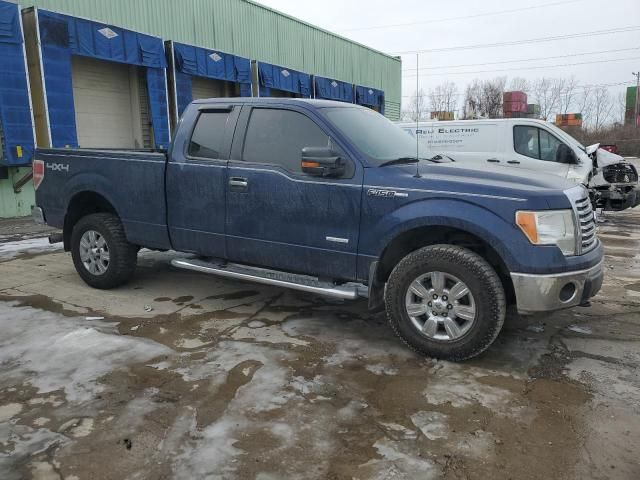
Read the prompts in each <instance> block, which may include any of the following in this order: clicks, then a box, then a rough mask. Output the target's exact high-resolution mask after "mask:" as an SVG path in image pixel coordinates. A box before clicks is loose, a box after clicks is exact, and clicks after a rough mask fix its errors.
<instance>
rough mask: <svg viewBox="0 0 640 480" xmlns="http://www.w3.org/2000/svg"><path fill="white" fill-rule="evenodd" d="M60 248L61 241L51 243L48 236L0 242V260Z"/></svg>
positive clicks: (53, 250)
mask: <svg viewBox="0 0 640 480" xmlns="http://www.w3.org/2000/svg"><path fill="white" fill-rule="evenodd" d="M58 250H62V244H61V243H55V244H53V245H51V244H50V243H49V239H48V238H31V239H29V240H18V241H16V242H6V243H0V260H9V259H12V258H15V257H17V256H18V255H22V254H25V253H30V254H34V253H44V252H55V251H58Z"/></svg>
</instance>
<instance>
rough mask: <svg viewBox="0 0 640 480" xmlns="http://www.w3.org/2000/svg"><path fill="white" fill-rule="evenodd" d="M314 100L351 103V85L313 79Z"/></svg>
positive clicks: (330, 79)
mask: <svg viewBox="0 0 640 480" xmlns="http://www.w3.org/2000/svg"><path fill="white" fill-rule="evenodd" d="M313 84H314V87H315V98H321V99H324V100H336V101H338V102H346V103H353V101H354V94H353V84H352V83H347V82H342V81H340V80H335V79H333V78H326V77H317V76H314V77H313Z"/></svg>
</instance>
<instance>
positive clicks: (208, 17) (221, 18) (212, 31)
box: [20, 0, 401, 117]
mask: <svg viewBox="0 0 640 480" xmlns="http://www.w3.org/2000/svg"><path fill="white" fill-rule="evenodd" d="M20 4H21V6H22V7H29V6H35V7H40V8H44V9H47V10H53V11H56V12H60V13H67V14H70V15H75V16H80V17H85V18H90V19H94V20H98V21H101V22H105V23H109V24H112V25H117V26H121V27H123V28H128V29H131V30H136V31H139V32H143V33H148V34H152V35H156V36H159V37H162V38H163V39H165V40H175V41H178V42H182V43H187V44H192V45H198V46H202V47H206V48H212V49H218V50H222V51H225V52H229V53H233V54H236V55H241V56H244V57H248V58H251V59H253V60H258V61H264V62H268V63H273V64H276V65H282V66H286V67H289V68H293V69H297V70H301V71H304V72H307V73H312V74H317V75H321V76H325V77H331V78H335V79H338V80H343V81H346V82H349V83H355V84H358V85H364V86H368V87H374V88H379V89H381V90H384V92H385V97H386V101H387V104H388V106H390V107H391V109H389V108H388V110H389V112H388V115H389V116H391V117H395V115H394V114H391V115H390V113H391V112H394V113H395V112H396V111H397V109H396V108H395V106H396V105H397V107H398V108H399V105H400V100H401V91H400V89H401V61H400V59H399V58H397V57H392V56H389V55H386V54H384V53H382V52H379V51H376V50H374V49H372V48H369V47H366V46H364V45H362V44H359V43H356V42H353V41H350V40H348V39H346V38H344V37H341V36H339V35H337V34H334V33H331V32H328V31H326V30H323V29H321V28H318V27H314V26H312V25H310V24H308V23H306V22H303V21H302V20H298V19H296V18H293V17H291V16H289V15H285V14H283V13H281V12H278V11H275V10H273V9H271V8H268V7H266V6H264V5H260V4H258V3H255V2H253V1H250V0H179V1H178V0H108V1H106V0H21V1H20Z"/></svg>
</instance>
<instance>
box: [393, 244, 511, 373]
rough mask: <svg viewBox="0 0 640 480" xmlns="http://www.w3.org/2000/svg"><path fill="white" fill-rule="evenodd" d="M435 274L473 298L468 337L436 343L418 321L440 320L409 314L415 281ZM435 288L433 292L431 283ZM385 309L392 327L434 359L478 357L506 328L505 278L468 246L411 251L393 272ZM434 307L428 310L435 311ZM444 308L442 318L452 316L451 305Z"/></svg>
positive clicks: (429, 314)
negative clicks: (457, 284) (457, 283)
mask: <svg viewBox="0 0 640 480" xmlns="http://www.w3.org/2000/svg"><path fill="white" fill-rule="evenodd" d="M430 272H442V273H444V274H445V276H446V278H448V279H450V278H453V277H455V278H457V279H459V280H460V281H461V282H463V283H464V285H465V286H467V287H468V291H469V292H470V295H472V297H471V299H472V300H471V301H472V302H473V305H474V308H475V313H474V317H473V320H472V321H471V322H470V326H469V327H467V328H468V330H466V333H464V334H462V335H461V336H460V337H459V338H454V339H446V340H442V339H436V338H431V337H430V336H428V335H427V334H425V333H423V332H422V331H420V330H419V328H418V326H416V323H415V322H419V321H420V320H421V319H425V324H426V319H428V318H436V319H437V318H439V317H437V316H436V317H431V315H432V314H433V313H426V314H424V315H421V316H417V317H414V319H416V320H412V317H410V316H409V313H408V308H409V306H408V304H407V302H408V300H407V299H408V298H410V297H409V295H411V294H410V293H409V287H410V286H411V285H412V284H413V282H414V281H416V279H419V278H427V279H429V278H431V277H429V273H430ZM425 276H426V277H425ZM426 281H427V282H429V280H426ZM447 281H448V282H451V280H447ZM448 285H452V283H448ZM430 288H433V287H432V285H431V287H430ZM450 288H451V287H450ZM411 298H415V299H416V300H411V301H412V302H413V301H418V302H419V301H421V298H420V297H411ZM442 298H445V297H444V296H442ZM461 301H465V300H461ZM425 302H426V301H425ZM430 302H431V303H430V304H433V305H434V306H435V303H434V302H435V301H433V300H431V299H430ZM445 303H447V302H445ZM439 307H440V305H439ZM463 307H464V305H463ZM385 308H386V312H387V319H388V321H389V324H390V325H391V328H392V329H393V330H394V331H395V333H396V334H397V335H398V336H399V337H400V338H401V339H402V340H403V341H404V342H405V343H406V344H407V345H408V346H409V347H410V348H412V349H413V350H415V351H416V352H418V353H420V354H422V355H426V356H429V357H433V358H438V359H443V360H452V361H461V360H466V359H469V358H472V357H475V356H477V355H479V354H480V353H482V352H483V351H485V350H486V349H487V348H489V346H490V345H491V344H492V343H493V341H494V340H495V339H496V337H497V336H498V334H499V333H500V330H501V329H502V325H503V324H504V319H505V315H506V298H505V293H504V288H503V286H502V283H501V281H500V278H499V277H498V275H497V274H496V272H495V270H494V269H493V268H492V267H491V265H489V263H487V261H486V260H485V259H484V258H482V257H481V256H480V255H478V254H476V253H474V252H472V251H471V250H468V249H466V248H463V247H458V246H453V245H432V246H428V247H424V248H421V249H419V250H416V251H414V252H412V253H410V254H409V255H407V256H406V257H404V258H403V259H402V260H401V261H400V262H399V263H398V265H396V267H395V268H394V269H393V271H392V272H391V275H390V277H389V280H388V282H387V286H386V290H385ZM432 308H433V307H430V310H429V312H433V310H432ZM442 308H443V310H442V312H443V313H442V315H443V316H444V315H451V314H449V313H445V312H447V310H444V308H452V306H450V305H449V306H446V307H442ZM454 311H455V310H454ZM438 315H439V314H438ZM453 316H455V315H453ZM423 325H424V324H423ZM437 331H438V334H437V336H440V337H442V336H443V335H444V336H446V335H447V333H448V332H445V331H444V326H440V325H439V326H438V330H437ZM433 336H436V335H433Z"/></svg>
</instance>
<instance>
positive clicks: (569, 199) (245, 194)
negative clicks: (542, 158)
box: [33, 98, 603, 360]
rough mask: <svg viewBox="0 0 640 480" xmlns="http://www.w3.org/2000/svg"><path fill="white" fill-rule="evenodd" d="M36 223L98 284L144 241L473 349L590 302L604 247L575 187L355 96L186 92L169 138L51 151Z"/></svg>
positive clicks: (446, 351) (127, 272)
mask: <svg viewBox="0 0 640 480" xmlns="http://www.w3.org/2000/svg"><path fill="white" fill-rule="evenodd" d="M35 158H36V159H35V161H34V163H33V170H34V184H35V187H36V206H35V207H34V210H33V214H34V217H35V218H36V220H37V221H39V222H46V223H47V224H48V225H51V226H54V227H57V228H59V229H62V235H58V240H61V241H64V247H65V249H66V250H67V251H69V250H70V251H71V253H72V258H73V262H74V264H75V268H76V270H77V272H78V274H79V275H80V276H81V277H82V279H83V280H84V281H85V282H86V283H87V284H89V285H90V286H92V287H95V288H102V289H108V288H113V287H117V286H120V285H123V284H125V283H126V282H127V281H128V280H129V279H130V278H131V276H132V275H133V274H134V270H135V266H136V256H137V254H138V250H139V249H140V248H142V247H145V248H149V249H158V250H169V249H172V250H176V251H179V252H185V255H183V258H176V259H174V260H173V262H172V263H173V265H174V266H175V267H177V268H184V269H190V270H195V271H198V272H203V273H209V274H214V275H221V276H225V277H231V278H236V279H242V280H247V281H254V282H260V283H266V284H271V285H278V286H282V287H287V288H293V289H298V290H302V291H307V292H314V293H317V294H322V295H328V296H332V297H338V298H343V299H356V298H358V297H368V302H369V307H370V308H371V309H372V310H378V311H381V310H383V309H386V313H387V317H388V320H389V323H390V325H391V327H392V328H393V330H394V331H395V332H396V333H397V334H398V336H399V337H400V338H401V339H402V340H404V342H405V343H407V345H409V346H410V347H411V348H413V349H415V350H417V351H419V352H421V353H423V354H425V355H428V356H432V357H437V358H444V359H451V360H463V359H466V358H470V357H473V356H475V355H478V354H479V353H481V352H482V351H484V350H485V349H486V348H487V347H489V345H491V343H492V342H493V341H494V340H495V338H496V336H497V335H498V333H499V332H500V329H501V328H502V325H503V323H504V319H505V314H506V311H507V308H508V307H509V306H511V305H514V306H516V307H517V310H518V311H519V312H520V313H522V314H530V313H534V312H544V311H552V310H558V309H562V308H567V307H572V306H576V305H580V304H585V303H587V302H588V300H589V298H590V297H592V296H593V295H595V294H596V293H597V292H598V290H599V289H600V287H601V285H602V277H603V273H602V257H603V249H602V246H601V244H600V241H599V240H598V238H597V236H596V226H595V221H594V214H593V212H592V209H591V204H590V201H589V196H588V193H587V191H586V190H585V188H584V187H582V186H576V185H575V184H574V183H568V182H567V181H565V180H563V179H561V178H558V177H555V176H541V175H536V174H533V173H531V172H529V173H527V174H526V175H519V174H517V173H516V172H514V171H513V170H512V169H501V168H500V167H494V168H489V167H487V168H486V169H485V170H484V171H483V172H481V173H479V172H478V171H477V170H469V169H467V168H464V167H463V166H461V165H459V164H456V163H455V162H452V161H450V160H449V159H447V158H444V157H434V158H431V159H423V158H416V144H415V141H413V140H412V139H411V137H410V136H409V135H407V134H406V133H405V132H404V131H402V130H401V129H400V128H399V127H397V126H395V125H393V124H392V123H391V122H389V121H388V120H387V119H385V118H384V117H383V116H381V115H380V114H378V113H376V112H374V111H371V110H369V109H366V108H364V107H359V106H355V105H350V104H344V103H336V102H327V101H319V100H301V99H282V98H278V99H266V98H235V99H234V98H226V99H212V100H201V101H196V102H194V103H192V104H191V105H190V106H189V107H188V109H187V110H186V112H185V113H184V115H183V117H182V119H181V120H180V123H179V125H178V127H177V131H176V133H175V138H174V140H173V143H172V145H171V147H170V148H169V151H168V152H167V153H162V152H144V151H126V150H85V149H41V150H38V151H37V152H36V155H35Z"/></svg>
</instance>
